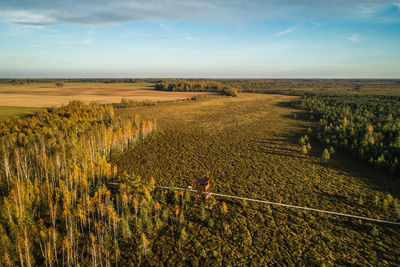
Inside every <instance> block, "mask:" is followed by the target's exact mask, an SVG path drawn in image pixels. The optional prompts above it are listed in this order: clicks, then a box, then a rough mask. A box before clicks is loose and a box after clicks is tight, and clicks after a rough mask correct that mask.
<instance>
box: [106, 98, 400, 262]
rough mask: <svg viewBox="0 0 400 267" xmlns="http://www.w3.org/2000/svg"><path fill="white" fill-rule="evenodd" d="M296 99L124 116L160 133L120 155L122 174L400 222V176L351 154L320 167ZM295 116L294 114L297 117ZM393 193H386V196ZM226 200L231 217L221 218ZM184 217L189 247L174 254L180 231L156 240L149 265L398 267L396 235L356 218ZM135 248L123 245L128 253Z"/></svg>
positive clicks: (245, 210)
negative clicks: (203, 184) (306, 149)
mask: <svg viewBox="0 0 400 267" xmlns="http://www.w3.org/2000/svg"><path fill="white" fill-rule="evenodd" d="M293 99H294V97H290V96H281V95H258V94H241V95H240V96H239V97H238V98H224V99H211V100H206V101H192V102H183V103H160V104H158V105H156V106H146V107H137V108H133V109H124V110H121V114H122V115H124V116H130V114H132V112H135V113H139V114H140V115H142V116H143V117H144V118H145V119H155V120H156V122H157V125H158V129H159V133H158V134H156V135H155V136H153V137H151V138H150V139H148V140H146V141H144V142H143V143H140V144H138V145H136V147H134V148H133V149H131V150H130V151H127V152H126V153H123V154H122V155H120V156H119V157H117V158H116V159H115V160H114V162H115V163H117V165H118V169H119V171H120V172H121V173H122V172H124V171H126V172H128V173H130V172H133V173H135V174H137V175H140V176H142V177H144V178H146V179H150V177H154V179H155V181H156V184H157V185H165V186H167V185H169V184H170V183H171V181H172V182H173V184H174V185H175V186H181V187H187V186H188V185H194V182H195V181H196V179H197V178H201V177H204V176H209V177H211V179H212V181H211V191H213V192H218V193H225V194H232V195H236V196H243V197H251V198H257V199H265V200H270V201H275V202H282V203H288V204H294V205H302V206H308V207H313V208H320V209H325V210H331V211H337V212H345V213H350V214H358V215H363V216H368V217H373V218H380V219H389V220H394V221H398V216H399V215H398V213H397V212H398V210H397V207H398V206H397V205H398V204H397V200H396V199H393V198H398V197H399V196H400V191H399V190H400V189H399V187H398V186H397V183H398V181H396V177H394V176H393V175H390V174H386V173H385V172H383V171H381V170H377V169H373V168H371V167H369V166H367V165H365V164H362V163H359V162H358V161H357V160H354V159H351V158H350V157H348V156H347V155H343V154H337V155H335V157H334V159H332V160H329V161H328V162H324V161H323V160H321V158H320V156H321V152H322V150H323V147H321V146H319V145H318V144H317V142H316V141H313V140H311V146H312V149H311V151H310V153H309V155H304V154H302V153H301V146H300V145H299V144H298V140H299V138H300V137H301V136H303V135H304V134H306V133H307V131H306V130H307V128H308V127H313V126H314V123H312V122H309V121H308V119H309V116H308V115H306V113H304V112H302V111H299V110H296V109H293V108H290V107H288V105H287V104H286V103H287V102H288V101H291V100H293ZM295 115H296V116H295ZM389 194H390V195H389ZM220 201H225V202H226V203H227V207H228V213H227V214H225V215H224V214H222V213H221V212H220V211H219V209H220V204H218V203H221V202H220ZM200 212H201V210H200V208H199V207H198V205H192V206H191V207H189V208H188V210H187V211H185V216H186V219H187V220H188V221H189V223H188V224H189V226H188V227H187V232H188V236H189V238H188V240H187V242H185V244H184V245H183V246H182V248H181V249H178V247H177V238H176V234H175V231H174V229H175V228H174V226H173V225H172V226H169V227H167V228H165V229H164V230H163V231H160V232H159V233H158V234H157V236H156V237H154V238H153V239H151V240H150V244H151V245H150V246H151V250H152V257H151V259H149V262H151V263H152V264H156V263H160V262H164V264H171V265H174V264H184V263H187V264H192V265H194V266H197V265H202V264H226V265H251V264H255V265H265V264H279V265H282V264H283V265H289V264H300V265H302V264H304V265H320V264H322V263H325V264H338V265H352V264H353V265H354V264H355V265H397V264H399V262H400V229H399V228H398V227H393V226H387V225H376V224H371V223H367V222H362V221H357V220H353V219H346V218H339V217H334V216H327V215H320V214H315V213H312V212H302V211H296V210H290V209H285V208H276V207H268V206H265V205H264V206H263V205H260V204H251V203H241V202H239V201H229V200H223V199H218V202H217V204H216V206H214V208H213V209H208V210H207V216H208V219H207V220H209V219H211V220H212V222H213V223H212V224H211V223H209V221H208V223H207V222H203V221H201V220H199V214H200ZM130 250H131V248H130V247H129V246H128V247H125V248H124V249H123V251H124V252H125V253H127V254H129V253H131V252H130Z"/></svg>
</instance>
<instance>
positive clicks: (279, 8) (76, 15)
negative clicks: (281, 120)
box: [0, 0, 400, 78]
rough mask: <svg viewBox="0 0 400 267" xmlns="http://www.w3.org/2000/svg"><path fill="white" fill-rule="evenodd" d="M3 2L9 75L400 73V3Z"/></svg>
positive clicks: (0, 38) (4, 72) (0, 13)
mask: <svg viewBox="0 0 400 267" xmlns="http://www.w3.org/2000/svg"><path fill="white" fill-rule="evenodd" d="M80 2H82V1H78V0H70V1H59V0H0V77H226V78H230V77H249V78H302V77H307V78H400V0H399V1H396V0H395V1H386V0H374V1H372V0H359V1H354V0H347V1H344V0H337V1H335V0H332V1H327V0H319V1H317V0H306V1H294V0H280V1H278V0H262V1H261V0H247V1H244V0H231V1H224V0H214V1H210V0H186V1H178V0H153V1H152V0H147V1H144V0H133V1H128V0H113V1H111V0H86V1H85V3H84V4H82V3H80Z"/></svg>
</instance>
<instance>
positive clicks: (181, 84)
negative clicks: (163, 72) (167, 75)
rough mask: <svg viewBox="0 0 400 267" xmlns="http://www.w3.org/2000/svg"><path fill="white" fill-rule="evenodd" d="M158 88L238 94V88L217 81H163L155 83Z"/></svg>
mask: <svg viewBox="0 0 400 267" xmlns="http://www.w3.org/2000/svg"><path fill="white" fill-rule="evenodd" d="M155 89H156V90H161V91H173V92H218V93H221V94H223V95H226V96H237V95H238V92H237V89H236V88H234V87H233V86H230V85H224V84H222V83H220V82H216V81H205V80H203V81H189V80H176V81H171V80H170V81H163V82H161V83H158V84H156V85H155Z"/></svg>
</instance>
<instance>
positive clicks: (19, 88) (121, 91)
mask: <svg viewBox="0 0 400 267" xmlns="http://www.w3.org/2000/svg"><path fill="white" fill-rule="evenodd" d="M196 95H210V96H215V95H216V94H215V93H205V92H163V91H156V90H154V87H153V85H152V84H144V83H142V84H128V83H119V84H118V83H112V84H106V83H66V84H65V85H64V87H62V88H58V87H57V86H55V84H52V83H35V84H30V85H8V84H7V85H0V106H20V107H49V106H60V105H62V104H68V103H69V102H70V101H73V100H80V101H82V102H85V103H89V102H98V103H115V102H120V101H121V99H122V98H126V99H133V100H136V101H143V100H152V101H169V100H176V99H185V98H189V97H193V96H196Z"/></svg>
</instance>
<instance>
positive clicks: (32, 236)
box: [0, 102, 160, 266]
mask: <svg viewBox="0 0 400 267" xmlns="http://www.w3.org/2000/svg"><path fill="white" fill-rule="evenodd" d="M154 130H155V125H154V124H153V123H152V122H151V121H143V120H140V119H139V118H138V117H137V116H134V117H133V118H132V119H122V118H119V117H118V116H116V115H115V114H114V110H113V108H112V106H106V105H97V104H90V105H85V104H83V103H80V102H72V103H70V104H69V105H67V106H64V107H60V108H50V109H47V110H46V111H44V112H40V113H38V114H36V115H34V116H32V117H31V118H21V119H16V118H14V119H9V120H4V121H0V162H1V164H0V244H1V245H0V265H1V266H17V265H19V266H38V265H43V266H54V265H70V266H71V265H74V266H78V265H84V266H87V265H93V266H98V265H101V266H110V265H118V263H119V262H120V260H121V255H122V254H123V252H121V250H122V249H121V246H122V245H123V244H124V242H127V240H129V242H130V244H131V246H133V247H134V248H137V250H138V251H137V253H138V254H139V255H142V253H146V249H147V246H148V244H147V239H146V235H148V234H149V233H150V231H151V229H152V228H150V227H149V226H148V224H150V223H152V225H153V223H154V222H157V218H158V216H159V209H158V208H156V206H157V205H156V203H155V202H154V201H152V198H151V195H150V194H149V192H150V191H151V190H152V189H151V188H150V186H151V185H150V184H148V185H144V186H143V187H141V188H140V189H137V187H138V185H139V184H141V181H140V179H138V178H137V177H135V176H133V175H130V176H128V175H123V176H122V177H121V176H118V171H117V168H116V166H113V165H112V164H111V163H110V162H109V159H110V158H111V157H112V156H113V155H114V154H115V153H118V152H119V151H122V150H124V149H127V148H129V147H130V146H132V145H133V144H135V143H136V142H138V141H139V140H141V139H143V138H145V137H146V136H148V135H149V134H151V133H152V132H153V131H154ZM112 180H113V181H114V180H119V181H120V182H121V185H120V186H118V187H117V188H116V190H114V192H113V191H112V190H111V189H110V188H109V182H110V181H112ZM128 185H129V186H128ZM158 207H159V206H158ZM132 225H134V227H132ZM159 225H160V224H159ZM139 228H140V229H141V230H137V229H139ZM143 229H147V230H143ZM139 235H141V236H142V239H139V238H137V239H135V240H131V239H132V238H133V237H137V236H139Z"/></svg>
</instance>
